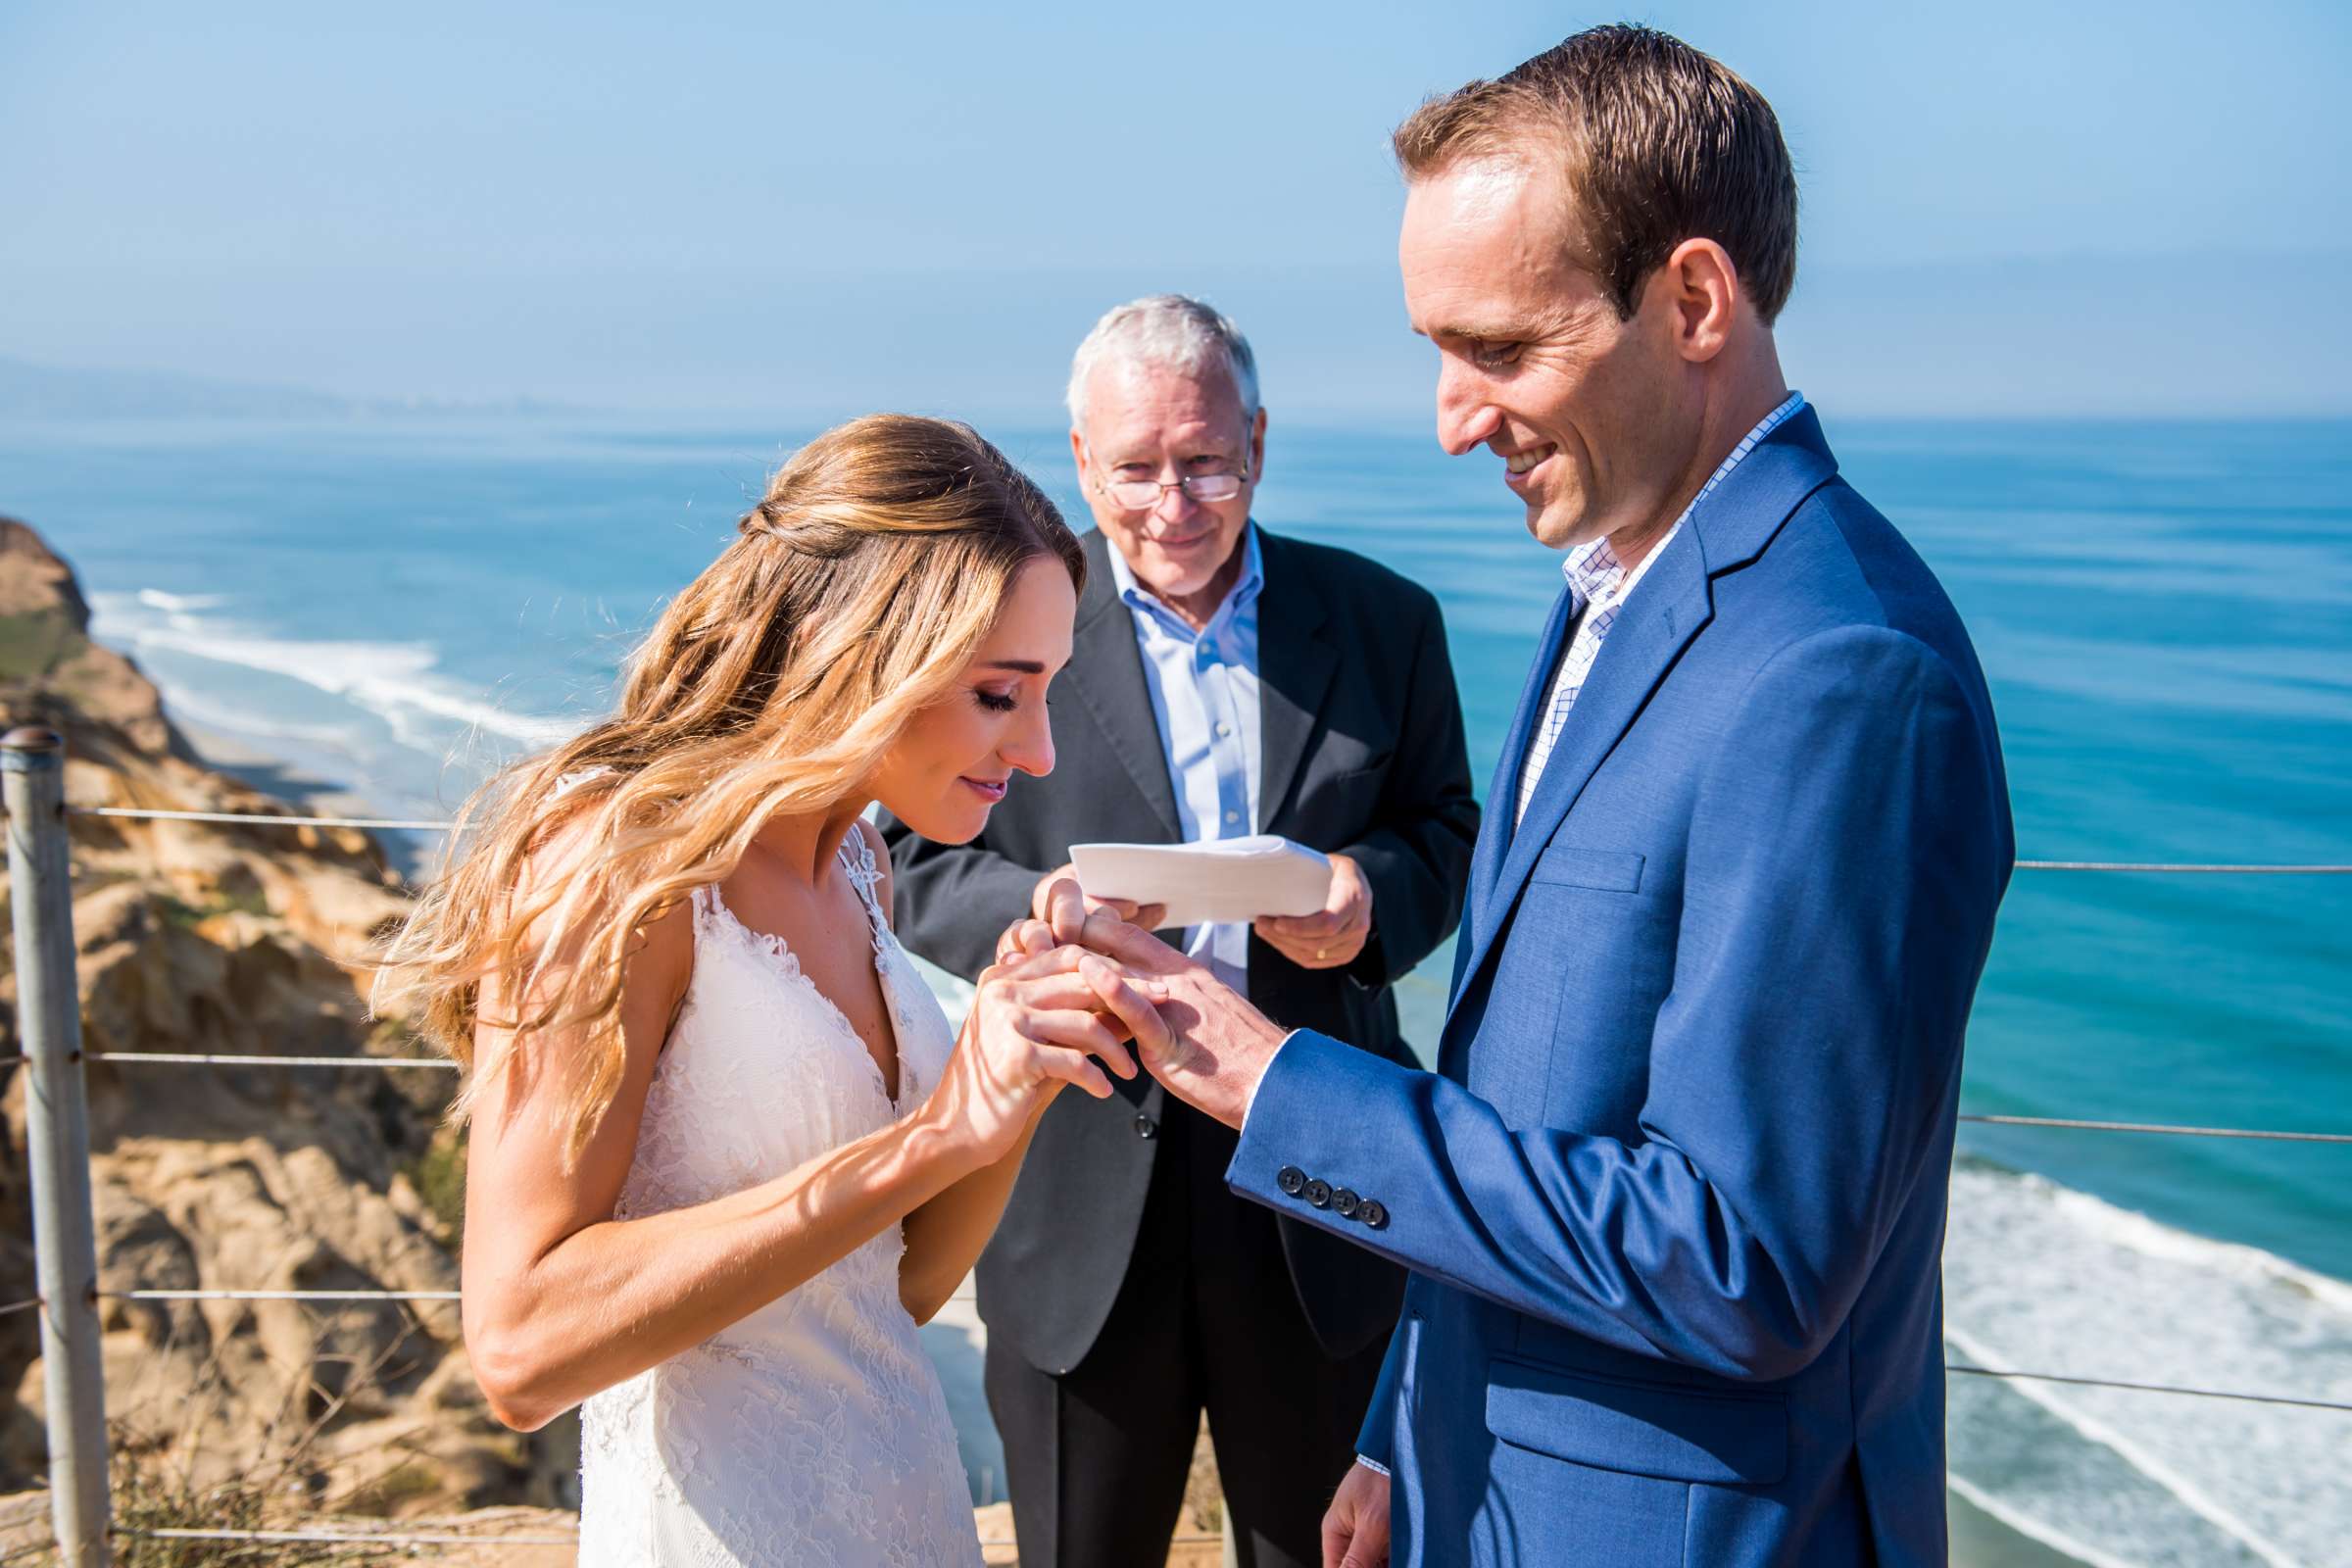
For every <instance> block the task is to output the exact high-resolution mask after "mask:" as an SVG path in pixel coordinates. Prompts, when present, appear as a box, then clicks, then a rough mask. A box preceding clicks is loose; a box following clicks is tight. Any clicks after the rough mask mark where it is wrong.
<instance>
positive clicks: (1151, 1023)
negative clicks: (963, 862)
mask: <svg viewBox="0 0 2352 1568" xmlns="http://www.w3.org/2000/svg"><path fill="white" fill-rule="evenodd" d="M1068 912H1069V911H1068V909H1067V907H1057V908H1056V909H1055V910H1054V929H1055V931H1057V932H1058V931H1059V930H1060V929H1061V928H1062V926H1063V924H1064V923H1065V920H1066V917H1067V915H1068ZM1077 929H1078V940H1079V941H1081V942H1082V943H1084V944H1085V945H1086V946H1087V947H1088V948H1091V949H1093V950H1094V951H1095V952H1096V953H1099V954H1101V955H1102V956H1103V957H1105V958H1108V959H1110V960H1111V961H1112V962H1114V963H1116V964H1117V965H1118V966H1119V968H1120V969H1122V970H1124V971H1125V975H1124V978H1123V979H1121V980H1119V981H1118V982H1116V983H1113V984H1110V985H1103V984H1102V983H1101V982H1100V981H1099V980H1098V982H1097V984H1096V990H1097V993H1098V994H1099V995H1101V996H1102V998H1103V1003H1104V1004H1105V1005H1107V1006H1108V1007H1109V1009H1110V1010H1111V1011H1112V1012H1113V1013H1115V1014H1116V1015H1117V1018H1118V1021H1119V1024H1120V1025H1121V1026H1123V1027H1124V1028H1125V1029H1126V1030H1127V1032H1129V1033H1130V1034H1132V1035H1133V1036H1134V1038H1135V1045H1136V1052H1137V1054H1139V1055H1141V1056H1142V1057H1143V1061H1144V1065H1145V1066H1146V1067H1147V1068H1149V1069H1150V1070H1151V1073H1152V1077H1154V1078H1156V1079H1158V1080H1159V1081H1160V1083H1161V1084H1163V1085H1164V1086H1166V1088H1167V1091H1168V1093H1170V1094H1172V1095H1174V1096H1175V1097H1176V1098H1177V1099H1179V1100H1182V1101H1184V1102H1185V1103H1188V1104H1191V1105H1193V1106H1195V1107H1197V1108H1198V1109H1200V1110H1201V1111H1204V1112H1206V1113H1207V1114H1208V1115H1211V1116H1214V1117H1215V1118H1216V1119H1217V1120H1219V1121H1221V1122H1223V1123H1224V1124H1225V1125H1226V1126H1228V1127H1239V1126H1241V1124H1242V1118H1243V1117H1244V1116H1246V1115H1247V1114H1249V1110H1250V1093H1251V1091H1253V1090H1254V1089H1255V1088H1256V1087H1257V1080H1258V1079H1259V1078H1260V1077H1262V1076H1263V1075H1264V1073H1265V1070H1266V1064H1267V1063H1269V1062H1271V1061H1272V1060H1273V1059H1274V1053H1275V1052H1277V1051H1279V1050H1281V1049H1282V1043H1283V1041H1285V1040H1287V1039H1289V1038H1290V1032H1289V1031H1288V1030H1286V1029H1284V1028H1283V1027H1282V1026H1281V1025H1279V1024H1277V1023H1275V1022H1274V1021H1273V1020H1272V1019H1270V1018H1268V1017H1267V1016H1266V1015H1265V1014H1264V1013H1262V1012H1260V1011H1258V1010H1257V1009H1256V1008H1255V1007H1253V1006H1251V1005H1250V1004H1249V1002H1248V1001H1246V1000H1245V999H1244V998H1243V997H1242V996H1241V994H1240V993H1238V992H1236V991H1235V990H1234V989H1233V988H1232V987H1231V986H1228V985H1226V984H1225V983H1224V982H1223V981H1221V980H1219V979H1218V978H1217V977H1216V976H1215V975H1213V974H1211V973H1209V971H1208V967H1207V966H1206V965H1205V964H1201V963H1197V962H1195V961H1194V960H1193V959H1191V958H1188V957H1186V956H1184V955H1183V954H1181V953H1178V952H1177V951H1176V950H1175V949H1174V948H1171V947H1169V946H1168V945H1167V944H1166V943H1164V942H1162V941H1160V940H1159V939H1158V938H1157V937H1155V936H1153V935H1152V933H1151V932H1149V931H1139V930H1137V929H1136V928H1135V927H1134V926H1131V925H1129V924H1127V923H1126V922H1125V921H1123V920H1121V919H1119V918H1117V917H1116V916H1115V915H1112V914H1111V913H1109V912H1108V911H1107V910H1098V911H1096V912H1095V913H1093V914H1089V915H1087V916H1085V918H1084V919H1083V921H1082V922H1081V923H1080V924H1079V926H1078V928H1077Z"/></svg>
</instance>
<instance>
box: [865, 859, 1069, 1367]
mask: <svg viewBox="0 0 2352 1568" xmlns="http://www.w3.org/2000/svg"><path fill="white" fill-rule="evenodd" d="M858 830H859V831H860V832H862V833H864V834H865V836H866V844H867V847H868V848H870V849H871V850H872V851H873V852H874V863H875V866H876V867H877V868H878V869H879V870H880V872H881V881H880V883H879V885H878V886H877V887H876V888H875V890H874V892H875V896H876V901H877V902H878V903H879V904H880V905H881V907H882V909H883V917H884V918H885V919H888V918H889V917H890V913H889V911H890V909H891V907H892V905H891V866H890V846H889V845H888V844H887V843H885V842H883V838H882V834H881V832H880V831H879V830H878V829H876V828H875V827H874V825H873V824H872V823H870V822H867V821H865V820H864V819H863V818H860V819H859V820H858ZM974 1015H975V1016H976V1009H975V1014H974ZM966 1026H967V1027H968V1026H969V1019H968V1018H967V1020H966ZM1053 1100H1054V1096H1053V1094H1052V1093H1051V1092H1048V1093H1045V1094H1041V1095H1040V1096H1039V1097H1038V1103H1037V1112H1036V1114H1033V1115H1032V1116H1031V1117H1030V1119H1029V1125H1028V1127H1027V1128H1026V1129H1024V1130H1023V1131H1022V1133H1021V1137H1020V1141H1019V1142H1018V1143H1016V1144H1014V1145H1013V1147H1012V1149H1011V1151H1010V1152H1008V1153H1006V1154H1005V1157H1004V1158H1002V1159H1000V1160H998V1161H996V1163H994V1164H992V1165H989V1166H986V1167H984V1168H982V1169H980V1170H976V1171H974V1172H973V1173H972V1174H970V1175H969V1176H966V1177H964V1178H963V1179H962V1180H961V1181H959V1182H957V1183H956V1184H955V1185H954V1186H952V1187H950V1188H948V1189H947V1190H946V1191H945V1192H943V1193H941V1194H940V1195H939V1196H938V1197H936V1198H934V1199H932V1200H931V1201H929V1202H927V1203H924V1204H923V1205H922V1206H921V1207H919V1208H916V1209H914V1210H912V1211H911V1212H909V1213H908V1214H907V1220H906V1227H905V1229H906V1237H907V1251H906V1254H905V1256H903V1257H902V1258H901V1259H900V1260H899V1301H900V1304H902V1305H903V1306H905V1307H906V1308H907V1315H908V1316H910V1317H912V1318H913V1319H914V1320H915V1321H916V1322H917V1323H928V1322H930V1321H931V1320H932V1319H933V1318H934V1317H936V1316H938V1315H939V1309H940V1308H941V1307H943V1306H945V1305H947V1304H948V1299H949V1298H950V1297H951V1296H953V1295H955V1293H956V1286H958V1285H960V1284H962V1283H963V1281H964V1278H965V1276H967V1275H969V1274H970V1273H971V1271H972V1265H973V1264H974V1263H976V1262H978V1261H979V1259H980V1252H981V1250H982V1249H983V1248H985V1247H987V1246H988V1239H989V1238H990V1237H991V1236H994V1235H995V1234H996V1231H997V1221H998V1220H1000V1219H1002V1218H1003V1217H1004V1214H1005V1200H1006V1199H1008V1198H1010V1197H1011V1196H1012V1183H1013V1180H1014V1178H1015V1177H1017V1176H1019V1175H1020V1173H1021V1160H1022V1158H1023V1157H1024V1156H1025V1155H1026V1154H1027V1153H1028V1152H1029V1140H1030V1139H1031V1138H1032V1137H1034V1136H1035V1135H1036V1132H1037V1117H1038V1116H1039V1115H1042V1114H1044V1111H1045V1108H1046V1106H1047V1105H1049V1104H1051V1103H1053Z"/></svg>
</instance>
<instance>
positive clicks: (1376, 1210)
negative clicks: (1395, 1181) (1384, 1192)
mask: <svg viewBox="0 0 2352 1568" xmlns="http://www.w3.org/2000/svg"><path fill="white" fill-rule="evenodd" d="M1355 1217H1356V1218H1357V1219H1360V1220H1362V1221H1363V1222H1364V1223H1365V1224H1367V1225H1369V1226H1371V1227H1372V1228H1373V1229H1374V1230H1379V1229H1380V1228H1381V1227H1382V1226H1384V1225H1386V1224H1388V1222H1389V1211H1388V1210H1387V1209H1385V1208H1383V1207H1381V1206H1380V1200H1379V1199H1377V1198H1367V1199H1365V1200H1364V1201H1363V1203H1362V1205H1361V1206H1360V1207H1358V1208H1357V1209H1356V1211H1355Z"/></svg>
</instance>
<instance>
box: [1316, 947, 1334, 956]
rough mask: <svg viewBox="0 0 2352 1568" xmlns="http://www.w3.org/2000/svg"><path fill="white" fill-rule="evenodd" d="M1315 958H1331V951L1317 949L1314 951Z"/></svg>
mask: <svg viewBox="0 0 2352 1568" xmlns="http://www.w3.org/2000/svg"><path fill="white" fill-rule="evenodd" d="M1315 956H1316V957H1318V958H1328V957H1330V956H1331V950H1330V949H1329V948H1317V949H1316V950H1315Z"/></svg>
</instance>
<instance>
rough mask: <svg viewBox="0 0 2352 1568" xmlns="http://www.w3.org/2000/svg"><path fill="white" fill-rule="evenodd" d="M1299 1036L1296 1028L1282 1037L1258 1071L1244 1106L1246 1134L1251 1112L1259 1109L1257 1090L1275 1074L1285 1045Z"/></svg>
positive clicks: (1243, 1119)
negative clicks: (1276, 1063)
mask: <svg viewBox="0 0 2352 1568" xmlns="http://www.w3.org/2000/svg"><path fill="white" fill-rule="evenodd" d="M1298 1036H1299V1031H1298V1030H1296V1029H1294V1030H1292V1031H1291V1032H1290V1033H1289V1034H1287V1035H1284V1036H1283V1037H1282V1045H1280V1046H1276V1047H1275V1048H1274V1054H1273V1055H1271V1056H1268V1057H1267V1058H1266V1065H1265V1068H1264V1070H1262V1071H1261V1072H1259V1073H1258V1075H1257V1082H1255V1083H1253V1084H1251V1085H1250V1099H1249V1101H1248V1103H1245V1104H1244V1105H1243V1106H1242V1126H1241V1131H1242V1132H1243V1133H1244V1134H1247V1133H1248V1132H1249V1131H1250V1112H1251V1111H1253V1110H1255V1109H1257V1092H1258V1091H1259V1090H1260V1089H1263V1088H1264V1087H1265V1086H1266V1080H1267V1078H1269V1077H1271V1076H1272V1075H1273V1072H1274V1063H1275V1062H1277V1061H1279V1060H1281V1059H1282V1052H1283V1047H1284V1046H1288V1045H1289V1044H1290V1043H1291V1042H1292V1041H1293V1040H1295V1039H1297V1038H1298Z"/></svg>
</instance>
